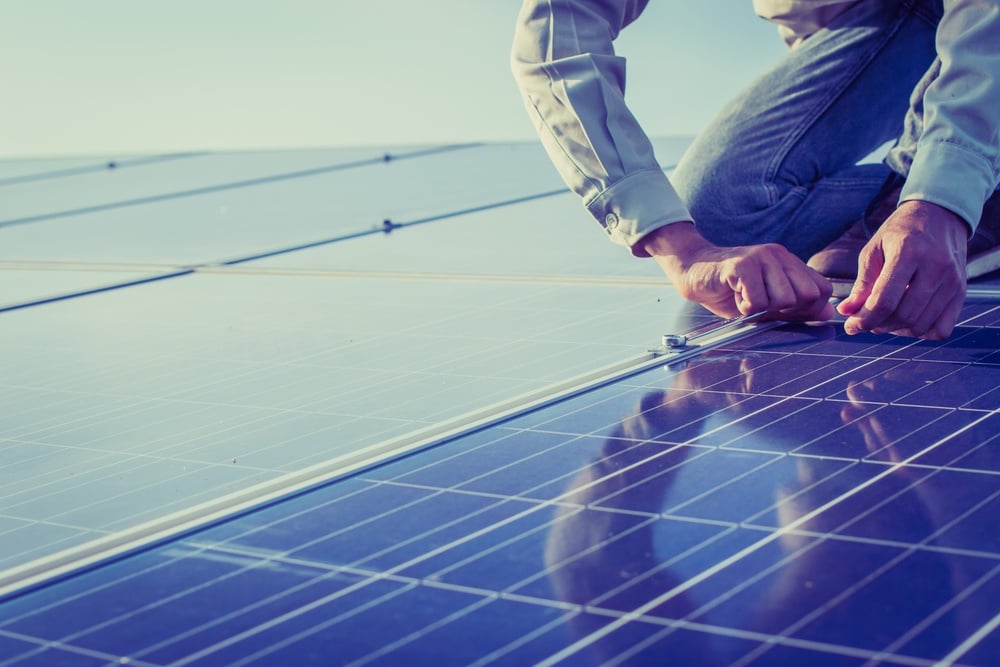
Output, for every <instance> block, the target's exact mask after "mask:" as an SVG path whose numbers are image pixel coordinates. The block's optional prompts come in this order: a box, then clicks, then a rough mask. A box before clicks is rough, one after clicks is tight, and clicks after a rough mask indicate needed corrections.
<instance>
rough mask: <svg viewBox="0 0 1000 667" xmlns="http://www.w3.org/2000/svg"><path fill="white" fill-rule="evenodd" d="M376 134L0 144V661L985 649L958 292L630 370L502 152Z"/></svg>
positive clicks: (565, 251) (548, 198)
mask: <svg viewBox="0 0 1000 667" xmlns="http://www.w3.org/2000/svg"><path fill="white" fill-rule="evenodd" d="M685 143H686V141H685V140H674V141H664V142H659V143H658V145H657V154H658V156H659V158H660V159H661V160H662V161H664V164H668V163H669V162H671V161H672V160H673V159H674V158H675V157H676V155H678V154H679V152H680V150H682V149H683V146H684V145H685ZM413 150H414V151H415V152H416V153H415V154H414V155H412V156H411V157H413V159H412V160H405V161H399V163H398V164H397V162H396V161H394V160H389V161H388V162H385V160H384V159H382V153H381V152H379V151H374V152H373V150H372V149H356V150H355V149H350V150H345V151H314V152H310V151H298V152H286V153H276V154H269V153H258V154H245V155H229V156H227V155H216V154H213V155H209V154H206V155H190V156H160V157H154V158H136V159H135V160H132V161H130V162H129V163H128V164H125V163H123V164H122V165H121V166H122V167H123V169H121V170H120V171H119V170H118V169H117V166H118V165H116V167H115V169H114V170H109V169H108V167H107V165H106V164H104V163H103V161H100V160H96V161H94V160H83V161H72V162H67V161H60V162H59V163H44V164H43V163H25V164H21V165H4V164H0V185H2V186H3V188H4V191H5V193H8V194H9V195H10V196H9V197H7V198H6V199H5V201H6V202H7V208H6V209H0V218H2V219H3V221H6V222H9V223H16V224H8V225H6V226H3V222H2V221H0V248H2V249H3V250H0V262H2V264H0V270H2V271H4V272H5V274H7V275H17V276H26V275H30V276H31V277H32V279H31V280H8V281H2V282H0V284H2V285H3V287H2V288H0V318H2V323H3V324H4V326H3V327H0V350H2V351H3V352H4V355H3V358H4V362H3V368H2V369H0V370H2V371H3V372H2V375H3V381H2V382H0V397H2V399H3V401H4V404H5V407H6V408H7V409H5V410H4V411H3V413H2V414H0V452H2V454H3V455H2V457H0V482H2V484H0V544H2V546H3V549H2V550H0V591H2V590H6V591H7V593H6V596H5V597H3V598H2V599H0V666H6V665H32V664H37V665H59V664H68V665H89V664H95V665H109V664H139V665H168V664H169V665H187V664H192V665H216V664H227V665H228V664H237V665H238V664H277V663H286V664H295V665H298V664H323V665H326V664H393V665H395V664H406V663H418V664H463V665H464V664H476V665H480V664H483V665H484V664H509V665H522V664H570V665H580V664H582V665H587V664H629V665H631V664H656V665H661V664H664V663H675V664H683V665H712V666H715V665H786V664H787V665H804V664H808V665H813V664H815V665H875V664H901V665H916V666H922V665H932V664H944V665H949V664H955V665H993V664H997V663H1000V631H998V629H997V628H998V626H1000V605H998V604H997V602H996V600H998V599H1000V595H998V594H1000V578H998V575H1000V538H998V537H997V535H998V533H997V531H995V530H993V528H992V526H993V524H994V523H995V521H996V518H997V516H998V512H1000V477H998V476H997V475H998V473H1000V463H998V461H1000V459H998V456H997V449H996V439H997V433H998V430H997V427H998V423H997V419H998V416H997V411H998V410H1000V389H997V387H998V385H1000V382H998V379H1000V375H998V374H1000V352H998V351H997V347H998V346H997V343H998V342H1000V339H998V336H1000V307H998V306H996V302H997V299H996V298H995V297H996V295H997V292H996V291H995V287H993V286H991V284H990V283H989V282H988V281H987V283H986V284H984V285H980V286H977V287H976V290H975V296H976V298H978V299H986V300H987V302H986V303H972V302H970V303H969V304H968V305H967V306H966V309H965V311H964V313H963V320H964V321H963V324H962V326H960V327H959V328H958V329H957V330H956V332H955V334H954V335H953V336H952V337H951V338H950V339H949V340H948V341H946V342H944V343H927V342H923V343H921V342H915V341H912V340H909V339H903V338H895V337H891V336H874V335H861V336H854V337H849V336H846V335H844V333H843V331H842V329H840V327H839V325H836V324H831V325H821V326H806V325H795V326H793V325H785V326H782V327H780V328H768V327H760V328H758V330H757V332H756V333H755V334H754V335H750V336H746V337H737V338H734V339H730V340H726V341H724V342H723V344H721V345H713V346H712V349H708V350H701V351H698V350H695V351H693V352H691V353H682V354H681V355H679V356H670V357H664V358H662V359H660V361H659V362H658V365H656V367H655V368H652V366H653V365H654V364H651V363H650V362H649V361H648V360H649V357H650V356H651V355H649V354H648V353H646V350H647V349H648V348H650V347H653V346H654V345H655V343H656V342H657V341H658V340H659V336H660V334H662V333H667V332H671V331H686V330H690V329H693V328H695V326H696V325H697V324H700V323H703V322H706V321H710V320H711V318H710V317H709V316H707V315H706V314H705V313H704V312H701V311H698V310H697V309H692V310H684V309H682V308H681V307H680V305H679V303H680V302H679V298H678V297H677V295H676V293H673V292H671V290H669V288H667V287H665V285H664V283H663V280H662V277H660V276H659V273H658V270H656V269H655V267H653V266H652V264H651V263H645V264H644V263H641V262H634V261H632V260H631V258H629V257H627V255H622V256H621V257H617V258H614V257H613V252H614V251H613V250H609V249H608V248H607V244H606V241H605V240H604V239H603V238H602V235H601V234H600V233H599V232H598V231H597V230H596V228H595V229H591V230H590V235H589V236H588V235H587V230H586V228H585V226H586V221H585V220H583V221H581V219H580V217H581V216H583V214H582V213H580V211H579V207H578V206H577V204H576V202H574V201H573V200H572V197H568V196H563V194H562V187H561V185H560V184H559V183H558V182H557V179H556V178H555V175H554V173H553V172H552V171H551V167H550V165H549V164H548V162H547V160H546V159H545V157H544V155H543V153H542V152H541V149H540V148H539V147H538V146H535V145H530V146H528V145H492V146H476V147H463V148H461V149H459V150H451V149H448V150H443V151H437V150H432V151H429V152H425V151H421V150H418V149H413ZM403 152H405V151H403ZM334 155H336V156H339V158H338V159H337V160H333V161H331V157H332V156H334ZM348 158H350V159H348ZM124 167H127V169H125V168H124ZM109 172H112V173H109ZM497 174H505V177H503V178H497V177H496V176H497ZM40 193H48V194H49V195H50V196H45V197H42V196H40ZM26 218H30V219H31V220H30V221H26ZM386 219H388V220H390V223H389V224H388V225H384V224H383V222H382V221H383V220H386ZM431 223H433V224H431ZM580 225H583V226H584V229H583V230H582V231H577V229H579V226H580ZM577 235H578V236H579V237H580V241H579V242H578V243H573V244H572V245H571V247H569V248H567V247H566V243H565V240H566V239H567V238H570V237H571V236H572V237H573V238H574V239H575V238H576V237H577ZM609 253H610V254H609ZM604 256H607V257H608V259H607V260H604V259H602V257H604ZM192 264H194V265H195V266H191V265H192ZM650 271H652V273H650ZM163 276H173V277H174V278H172V279H170V280H160V281H155V282H143V281H144V280H146V279H147V278H156V277H163ZM115 286H117V287H119V289H116V290H113V291H102V290H104V288H106V287H115ZM699 352H700V353H699ZM628 360H631V361H628ZM626 362H627V363H626ZM605 366H609V367H608V368H607V369H605V370H599V369H601V368H602V367H605ZM611 367H613V368H614V370H613V371H612V370H611ZM628 369H632V370H628ZM574 377H576V379H573V380H571V378H574ZM587 387H590V389H587V390H586V391H584V389H585V388H587ZM510 412H514V413H516V414H515V416H513V417H511V418H509V419H502V417H503V416H504V415H507V414H508V413H510ZM428 434H433V435H428ZM366 452H370V453H369V454H366ZM404 452H405V453H404ZM376 457H381V461H379V462H373V460H374V459H375V458H376ZM342 461H343V462H344V463H342ZM362 462H363V463H364V466H365V467H363V468H359V466H360V465H361V463H362ZM303 480H305V481H303ZM317 480H325V481H323V482H318V481H317ZM203 503H204V504H203ZM174 512H176V513H177V514H176V515H175V514H173V513H174ZM176 517H181V518H176ZM160 530H162V531H164V532H163V533H162V534H161V533H157V531H160ZM74 547H75V549H72V548H74ZM64 549H70V550H68V551H63V550H64ZM95 554H96V555H95ZM77 557H80V558H85V559H86V560H84V561H81V562H80V563H75V562H73V559H74V558H77ZM97 557H101V558H102V559H103V560H100V561H99V562H93V561H92V559H93V558H97ZM22 573H27V574H24V575H23V576H24V579H23V580H22V579H18V577H19V576H21V575H22ZM0 595H3V594H2V593H0Z"/></svg>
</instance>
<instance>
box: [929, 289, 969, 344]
mask: <svg viewBox="0 0 1000 667" xmlns="http://www.w3.org/2000/svg"><path fill="white" fill-rule="evenodd" d="M964 304H965V285H964V284H963V285H962V286H961V287H960V288H959V289H958V290H956V291H955V292H954V293H953V296H952V297H951V299H949V300H948V301H947V305H946V306H945V307H944V309H943V310H942V311H941V314H940V315H939V316H938V318H937V320H935V322H934V323H933V324H932V325H931V327H930V328H929V329H927V331H926V332H925V333H924V334H923V335H922V336H921V337H922V338H926V339H927V340H944V339H945V338H947V337H948V336H950V335H951V332H952V331H954V330H955V324H956V323H957V322H958V316H959V314H961V312H962V306H963V305H964Z"/></svg>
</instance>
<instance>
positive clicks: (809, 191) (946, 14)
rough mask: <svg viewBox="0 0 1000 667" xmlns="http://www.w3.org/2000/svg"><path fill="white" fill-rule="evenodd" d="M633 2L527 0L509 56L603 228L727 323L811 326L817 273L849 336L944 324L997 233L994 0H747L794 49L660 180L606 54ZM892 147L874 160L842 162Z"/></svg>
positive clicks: (924, 331)
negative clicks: (841, 285) (766, 315)
mask: <svg viewBox="0 0 1000 667" xmlns="http://www.w3.org/2000/svg"><path fill="white" fill-rule="evenodd" d="M645 5H646V0H525V2H524V6H523V8H522V10H521V14H520V18H519V22H518V27H517V32H516V36H515V41H514V48H513V53H512V64H513V69H514V72H515V75H516V78H517V80H518V83H519V85H520V87H521V90H522V93H523V95H524V98H525V101H526V104H527V107H528V109H529V113H530V114H531V116H532V118H533V120H534V122H535V124H536V126H537V128H538V130H539V133H540V135H541V137H542V141H543V143H544V145H545V146H546V148H547V150H548V152H549V155H550V156H551V158H552V159H553V161H554V163H555V164H556V166H557V168H558V169H559V171H560V173H561V174H562V176H563V178H564V179H565V180H566V182H567V183H568V184H569V185H570V187H572V188H573V189H574V190H575V191H576V192H577V193H579V194H580V195H581V196H582V197H583V198H584V200H585V205H586V207H587V209H588V210H589V212H590V213H591V214H592V215H593V216H594V217H595V218H596V219H597V220H598V221H599V222H600V223H601V224H602V225H603V227H604V229H605V231H606V232H607V233H608V235H609V236H610V237H611V239H612V240H613V241H616V242H617V243H619V244H622V245H625V246H627V247H629V248H630V249H631V251H632V253H633V254H634V255H637V256H652V257H653V258H654V259H655V260H656V261H657V262H658V263H659V265H660V266H661V267H662V268H663V270H664V271H665V272H666V274H667V276H668V277H669V278H670V279H671V281H672V282H673V283H674V285H675V286H676V287H677V288H678V290H679V291H680V292H681V294H682V295H684V296H685V297H686V298H688V299H690V300H693V301H697V302H698V303H701V304H702V305H704V306H706V307H707V308H709V309H710V310H712V311H713V312H714V313H716V314H717V315H722V316H724V317H731V316H734V315H737V314H739V313H743V314H746V313H750V312H755V311H761V310H770V311H779V312H780V313H781V314H782V316H783V317H785V318H786V319H790V318H797V319H824V318H827V317H830V316H832V314H833V311H832V308H831V307H830V306H829V304H828V301H827V299H828V297H829V295H830V293H831V285H830V283H829V281H828V280H827V279H826V277H825V276H829V277H848V278H851V279H854V277H855V275H856V280H854V286H853V291H852V293H851V295H850V296H849V297H848V298H847V299H846V300H845V301H843V302H842V303H841V305H840V306H839V309H840V311H841V313H843V314H844V315H847V316H848V320H847V324H846V329H847V331H848V332H849V333H857V332H860V331H874V332H887V331H891V332H895V333H900V334H904V335H913V336H918V337H923V338H929V339H939V338H944V337H946V336H947V335H949V334H950V332H951V330H952V328H953V327H954V324H955V321H956V319H957V317H958V313H959V310H960V308H961V306H962V302H963V297H964V293H965V281H966V259H967V253H969V252H973V253H980V252H985V251H988V250H990V249H995V246H996V245H997V232H998V231H1000V198H998V197H993V200H997V201H994V204H996V205H994V206H993V207H988V208H987V210H988V211H990V214H989V215H987V216H986V217H985V218H983V209H984V202H986V201H987V200H988V199H989V198H990V197H991V194H992V193H993V192H994V191H995V190H996V188H997V184H998V181H1000V176H998V171H1000V138H998V128H1000V81H998V78H1000V0H944V1H943V2H942V0H755V1H754V7H755V8H756V10H757V12H758V14H760V15H761V16H764V17H766V18H768V19H770V20H772V21H774V22H775V23H777V24H778V25H779V26H780V29H781V32H782V34H783V35H784V37H785V39H786V41H787V42H788V44H789V45H790V46H791V47H792V48H791V50H790V51H789V53H788V54H787V56H786V57H785V58H784V59H783V60H782V61H781V62H779V63H778V64H777V65H776V66H775V67H774V68H773V69H772V70H771V71H770V72H768V73H766V74H764V75H763V76H762V77H761V78H760V79H759V80H758V81H757V82H756V83H754V84H753V85H751V86H750V88H749V89H747V90H746V91H744V92H743V93H741V94H740V96H739V97H737V98H736V99H735V100H734V101H733V102H732V103H731V104H730V105H728V106H727V107H726V108H725V109H723V110H722V112H721V113H720V115H719V117H718V118H716V119H715V121H713V122H712V123H711V124H710V125H709V126H708V128H707V129H705V130H704V132H703V133H702V134H701V136H699V137H698V138H697V139H696V140H695V142H694V144H693V145H692V147H691V148H690V149H689V151H688V153H687V154H686V155H685V157H684V159H683V160H682V161H681V164H680V165H679V166H678V168H677V170H676V172H675V173H674V175H673V178H672V180H673V184H671V183H670V182H668V181H667V178H666V177H665V176H664V174H663V172H662V171H661V169H660V166H659V165H658V164H657V162H656V160H655V158H654V156H653V149H652V147H651V144H650V142H649V140H648V139H647V137H646V136H645V134H644V133H643V131H642V130H641V128H640V126H639V124H638V123H637V121H636V120H635V118H634V117H633V116H632V114H631V112H630V111H629V109H628V107H627V106H626V104H625V101H624V96H623V95H624V86H625V65H624V60H623V59H621V58H619V57H617V56H616V55H615V53H614V50H613V46H612V42H613V40H614V38H615V37H616V36H617V35H618V33H619V31H620V30H622V29H623V28H624V27H625V26H627V25H628V24H629V23H631V22H632V21H634V20H635V19H637V18H638V17H639V15H640V13H641V12H642V10H643V9H644V7H645ZM665 39H669V35H665ZM668 85H669V83H668ZM901 132H902V134H901ZM894 138H898V142H897V144H896V146H895V147H894V148H893V149H892V151H891V152H890V154H889V156H888V158H887V159H886V165H872V164H866V165H858V164H857V162H858V161H859V160H861V159H862V158H863V157H865V156H866V155H868V154H869V153H871V152H872V151H874V150H875V149H876V148H878V147H879V146H880V145H882V144H883V143H885V142H886V141H889V140H891V139H894ZM887 167H888V168H887ZM887 177H888V178H887ZM880 184H882V187H881V188H880ZM675 188H676V189H675ZM873 197H874V199H873ZM897 203H898V206H897ZM869 204H870V205H869ZM866 205H868V211H869V213H868V215H867V216H866V217H865V218H864V219H863V220H861V221H859V223H858V224H857V225H855V226H854V227H851V224H852V223H854V222H855V221H858V220H859V218H860V217H861V215H862V211H864V210H865V208H866ZM981 218H982V220H981ZM691 221H694V222H693V223H692V222H691ZM849 228H850V229H849ZM977 230H978V234H977V235H976V236H975V237H974V238H972V239H970V235H971V234H972V233H973V232H976V231H977ZM845 232H846V233H845ZM967 244H968V245H967ZM810 258H812V260H811V261H810V264H811V266H807V265H806V263H805V260H809V259H810ZM811 267H815V268H811Z"/></svg>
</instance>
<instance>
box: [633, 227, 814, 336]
mask: <svg viewBox="0 0 1000 667" xmlns="http://www.w3.org/2000/svg"><path fill="white" fill-rule="evenodd" d="M642 244H643V248H644V249H645V250H646V252H648V253H649V254H650V255H651V256H652V257H653V258H654V259H655V260H656V262H657V263H658V264H659V265H660V267H661V268H662V269H663V271H664V272H665V273H666V274H667V277H669V278H670V280H671V282H673V284H674V286H675V287H677V290H678V291H679V292H680V293H681V296H683V297H684V298H685V299H688V300H689V301H695V302H697V303H700V304H701V305H703V306H704V307H705V308H707V309H708V310H710V311H712V312H713V313H715V314H716V315H719V316H721V317H725V318H730V317H736V316H738V315H749V314H751V313H757V312H761V311H768V312H772V313H775V314H776V315H777V316H779V317H780V318H781V319H785V320H802V321H811V320H827V319H829V318H830V317H832V316H833V307H832V306H831V305H830V302H829V299H830V294H831V293H832V290H833V288H832V286H831V285H830V282H829V281H828V280H827V279H826V278H824V277H823V276H821V275H820V274H819V273H817V272H816V271H813V270H812V269H810V268H809V267H807V266H806V265H805V264H804V263H803V262H802V261H801V260H800V259H799V258H797V257H796V256H795V255H793V254H792V253H790V252H789V251H788V250H786V249H785V248H783V247H781V246H779V245H775V244H765V245H755V246H737V247H732V248H724V247H719V246H716V245H714V244H712V243H709V242H708V241H707V240H705V238H704V237H702V236H701V235H700V234H699V233H698V232H697V231H696V230H695V228H694V225H693V224H692V223H689V222H678V223H674V224H672V225H667V226H665V227H661V228H659V229H657V230H656V231H654V232H652V233H650V234H649V235H648V236H646V237H645V238H644V239H643V240H642Z"/></svg>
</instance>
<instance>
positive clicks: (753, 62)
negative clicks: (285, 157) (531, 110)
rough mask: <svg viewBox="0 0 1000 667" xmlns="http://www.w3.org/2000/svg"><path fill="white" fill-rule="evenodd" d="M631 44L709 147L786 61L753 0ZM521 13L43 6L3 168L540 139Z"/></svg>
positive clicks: (666, 122)
mask: <svg viewBox="0 0 1000 667" xmlns="http://www.w3.org/2000/svg"><path fill="white" fill-rule="evenodd" d="M650 5H651V6H650V7H649V9H647V11H646V14H645V15H644V16H643V17H642V19H641V20H640V21H639V22H637V23H636V24H635V25H633V26H631V27H629V28H628V29H626V31H625V32H624V33H623V34H622V36H621V38H620V39H619V42H618V48H619V52H620V53H621V54H622V55H624V56H626V57H627V58H628V61H629V65H628V66H629V86H628V98H629V100H630V102H631V104H632V106H633V109H634V110H635V111H636V113H637V114H638V116H639V117H640V119H641V120H642V121H643V123H644V126H645V127H646V129H647V131H648V133H649V134H651V135H657V136H663V135H672V134H692V133H694V132H696V131H697V130H698V129H699V128H700V127H701V126H702V124H703V123H704V122H706V121H707V120H708V118H709V117H710V116H711V115H712V114H713V113H714V111H715V110H716V109H717V108H718V107H719V106H720V105H721V104H722V103H723V102H724V101H725V100H726V99H727V98H728V97H730V96H731V95H732V94H733V93H734V92H735V91H736V90H737V89H738V88H740V87H742V86H743V85H745V84H746V83H747V82H748V81H749V80H750V79H751V78H752V77H753V76H754V75H755V74H757V73H759V72H761V71H762V70H763V69H764V68H766V67H767V66H768V65H769V64H770V63H772V62H773V61H774V60H775V59H776V58H778V57H779V56H780V55H781V53H782V52H783V50H784V46H783V44H782V43H781V40H780V39H779V38H778V36H777V34H776V32H775V29H774V27H773V26H771V25H770V24H767V23H766V22H764V21H762V20H760V19H758V18H757V17H755V16H754V14H753V11H752V9H751V3H750V2H749V0H745V1H736V2H734V0H698V1H697V2H682V1H679V0H652V1H651V3H650ZM519 6H520V2H519V0H425V1H423V2H415V1H413V0H359V1H355V2H347V1H346V0H282V1H280V2H279V1H273V2H272V1H268V2H263V1H261V0H169V1H167V0H162V1H160V2H153V1H152V0H148V1H146V0H91V1H88V2H82V1H80V0H44V1H41V2H30V3H29V2H18V3H14V2H7V3H5V8H4V19H3V21H2V23H0V71H2V76H0V80H2V81H3V85H4V89H5V90H4V103H3V105H0V128H2V130H0V156H3V157H16V156H28V155H74V154H108V155H110V154H125V153H144V152H167V151H187V150H230V149H253V148H290V147H321V146H345V145H389V144H422V143H441V142H448V143H450V142H465V141H505V140H523V139H531V138H533V137H534V133H533V130H532V129H531V126H530V124H529V122H528V120H527V115H526V114H525V113H524V110H523V108H522V106H521V102H520V99H519V97H518V95H517V91H516V89H515V87H514V84H513V81H512V79H511V76H510V72H509V68H508V52H509V46H510V40H511V28H512V24H513V20H514V17H515V16H516V14H517V11H518V8H519Z"/></svg>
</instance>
